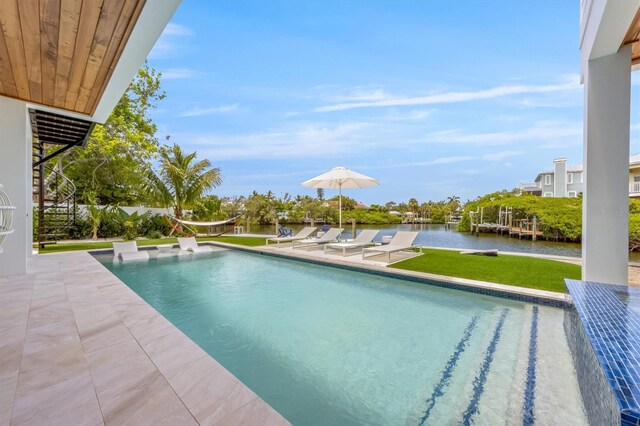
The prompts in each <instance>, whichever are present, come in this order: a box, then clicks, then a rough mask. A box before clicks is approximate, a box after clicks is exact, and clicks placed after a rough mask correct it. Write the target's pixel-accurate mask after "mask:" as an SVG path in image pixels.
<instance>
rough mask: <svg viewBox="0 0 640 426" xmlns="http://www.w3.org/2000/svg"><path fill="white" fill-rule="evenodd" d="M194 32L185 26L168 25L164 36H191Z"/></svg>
mask: <svg viewBox="0 0 640 426" xmlns="http://www.w3.org/2000/svg"><path fill="white" fill-rule="evenodd" d="M193 34H194V32H193V30H192V29H190V28H187V27H185V26H184V25H180V24H174V23H172V22H170V23H168V24H167V26H166V27H165V28H164V31H163V32H162V35H167V36H191V35H193Z"/></svg>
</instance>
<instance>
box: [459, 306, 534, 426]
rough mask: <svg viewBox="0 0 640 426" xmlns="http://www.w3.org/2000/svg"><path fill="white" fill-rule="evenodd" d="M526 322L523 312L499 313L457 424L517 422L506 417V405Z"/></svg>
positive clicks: (507, 406)
mask: <svg viewBox="0 0 640 426" xmlns="http://www.w3.org/2000/svg"><path fill="white" fill-rule="evenodd" d="M526 320H527V316H526V309H514V308H505V309H504V310H502V312H501V314H500V317H499V318H498V320H497V321H496V323H495V326H494V328H493V332H492V335H491V339H490V341H489V343H488V344H487V345H486V346H485V348H484V351H483V356H482V358H481V362H480V365H479V366H478V368H477V369H476V371H475V375H474V378H473V380H472V382H471V384H472V390H471V392H470V393H467V395H468V403H467V407H466V408H465V410H464V411H463V412H462V413H461V414H460V417H459V423H460V424H462V425H470V424H492V425H495V424H512V423H515V420H516V419H513V418H509V403H510V401H511V400H512V399H513V395H512V394H511V389H512V383H513V381H514V379H515V377H516V371H517V367H518V365H517V361H518V350H519V347H520V343H521V340H522V334H521V331H522V324H523V322H526Z"/></svg>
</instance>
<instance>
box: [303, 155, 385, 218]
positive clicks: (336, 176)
mask: <svg viewBox="0 0 640 426" xmlns="http://www.w3.org/2000/svg"><path fill="white" fill-rule="evenodd" d="M302 184H303V185H304V186H306V187H309V188H329V189H338V194H339V195H340V197H339V210H338V211H339V217H340V228H342V189H343V188H344V189H350V188H365V187H367V186H373V185H380V183H379V182H378V179H374V178H372V177H369V176H365V175H362V174H360V173H356V172H354V171H352V170H349V169H347V168H346V167H342V166H338V167H334V168H333V169H331V170H329V171H328V172H327V173H323V174H321V175H320V176H316V177H314V178H313V179H309V180H308V181H305V182H302Z"/></svg>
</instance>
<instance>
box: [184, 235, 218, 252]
mask: <svg viewBox="0 0 640 426" xmlns="http://www.w3.org/2000/svg"><path fill="white" fill-rule="evenodd" d="M178 243H179V244H180V253H182V254H184V253H194V254H198V253H211V252H212V251H213V247H211V246H199V245H198V242H197V241H196V238H195V237H182V238H178Z"/></svg>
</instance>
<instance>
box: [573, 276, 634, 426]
mask: <svg viewBox="0 0 640 426" xmlns="http://www.w3.org/2000/svg"><path fill="white" fill-rule="evenodd" d="M566 283H567V287H568V289H569V292H570V293H571V297H572V299H573V303H574V306H575V308H574V310H569V311H567V312H568V315H569V316H570V318H569V319H568V320H567V319H565V329H566V330H567V336H569V342H570V346H571V348H572V352H573V356H574V359H575V364H576V369H577V372H578V380H579V381H580V388H581V391H582V396H583V399H584V401H585V406H586V408H587V412H588V415H589V419H590V421H591V422H592V423H593V424H622V425H624V426H628V425H640V289H638V288H633V287H627V286H617V285H609V284H599V283H591V282H583V281H576V280H566ZM603 378H604V381H605V383H606V384H608V389H607V388H606V387H605V386H603V384H602V383H601V382H602V381H603ZM611 396H612V397H613V404H612V403H611V402H610V401H611ZM614 410H615V411H616V414H617V418H616V419H615V420H614V419H612V418H611V412H612V411H614ZM612 421H613V422H614V423H611V422H612Z"/></svg>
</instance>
